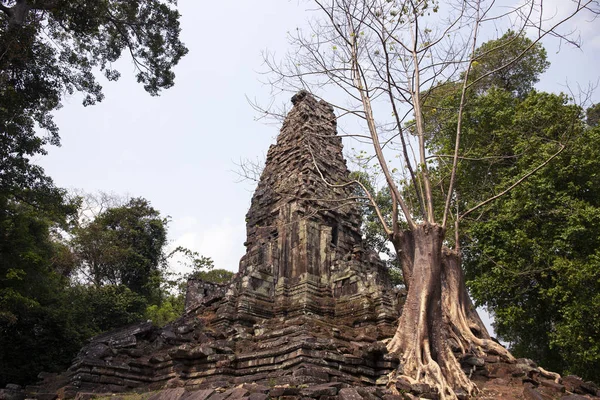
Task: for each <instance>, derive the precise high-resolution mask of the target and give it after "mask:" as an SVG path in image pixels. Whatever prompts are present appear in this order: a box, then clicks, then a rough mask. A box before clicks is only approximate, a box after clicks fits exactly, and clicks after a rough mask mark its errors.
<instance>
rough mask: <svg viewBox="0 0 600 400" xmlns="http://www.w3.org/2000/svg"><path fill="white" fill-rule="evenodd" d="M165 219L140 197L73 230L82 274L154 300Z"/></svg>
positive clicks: (162, 260)
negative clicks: (124, 287)
mask: <svg viewBox="0 0 600 400" xmlns="http://www.w3.org/2000/svg"><path fill="white" fill-rule="evenodd" d="M167 222H168V220H167V219H166V218H162V217H161V216H160V213H159V212H158V211H157V210H155V209H154V208H152V207H151V206H150V203H149V202H148V201H147V200H145V199H142V198H137V199H131V200H129V202H128V203H127V204H125V205H124V206H122V207H114V208H109V209H108V210H106V211H104V212H103V213H101V214H100V215H98V216H97V217H96V219H94V220H93V221H91V222H90V223H89V224H87V225H84V226H83V227H80V228H78V229H76V230H75V231H74V238H73V241H72V243H73V245H74V249H75V252H76V254H77V256H78V258H79V260H80V262H81V266H82V268H83V273H84V275H85V276H87V277H88V279H89V281H90V282H91V283H93V284H95V285H96V286H102V285H105V284H111V285H124V286H126V287H128V288H129V289H131V290H132V291H133V292H135V293H138V294H141V295H143V296H144V297H146V298H147V299H149V300H150V301H157V300H158V298H159V296H160V293H159V292H160V283H161V279H162V274H163V271H164V269H165V267H166V265H165V262H166V258H165V254H164V246H165V245H166V243H167Z"/></svg>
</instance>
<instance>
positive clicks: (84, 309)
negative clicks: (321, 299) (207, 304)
mask: <svg viewBox="0 0 600 400" xmlns="http://www.w3.org/2000/svg"><path fill="white" fill-rule="evenodd" d="M179 18H180V15H179V13H178V11H177V9H176V5H175V2H174V1H170V0H148V1H142V0H135V1H127V2H123V1H116V0H95V1H87V2H70V1H55V0H52V1H49V0H48V1H45V0H41V1H26V0H18V1H17V0H2V1H1V2H0V387H3V386H4V385H5V384H7V383H18V384H27V383H32V382H34V381H35V380H36V377H37V375H38V374H39V372H41V371H61V370H63V369H64V368H66V367H67V366H68V365H69V363H70V362H71V360H72V358H73V357H74V355H75V354H76V353H77V351H78V350H79V349H80V348H81V346H82V345H83V344H84V343H85V341H86V340H87V339H89V338H90V337H92V336H94V335H97V334H99V333H101V332H105V331H108V330H112V329H115V328H118V327H121V326H124V325H127V324H130V323H133V322H137V321H140V320H144V319H150V320H152V321H153V322H154V323H155V324H157V325H163V324H166V323H168V322H169V321H172V320H173V319H175V318H177V317H178V316H179V315H180V314H181V312H182V309H183V294H182V293H183V292H182V290H183V287H182V285H183V283H184V282H185V280H186V279H187V278H189V277H190V276H197V277H202V278H204V279H208V280H213V281H226V280H228V279H229V278H230V277H231V273H228V272H227V271H223V270H215V269H213V264H212V261H211V259H210V258H207V257H203V256H201V255H199V254H197V253H195V252H193V251H191V250H188V249H184V248H177V249H175V250H168V248H169V246H168V244H169V241H168V224H169V218H168V217H167V216H165V215H163V214H162V213H161V212H160V211H159V210H156V209H155V208H154V207H152V205H151V202H150V201H149V200H147V199H144V198H126V199H121V198H117V197H114V196H106V195H104V194H81V193H79V194H77V193H69V192H68V191H67V190H65V189H63V188H60V187H57V186H56V185H55V184H54V182H53V180H52V178H51V177H50V176H48V175H47V174H46V173H45V172H44V170H43V169H42V168H41V167H40V166H39V165H36V164H35V163H34V161H33V160H35V159H36V158H38V157H40V156H43V155H44V154H46V146H52V145H55V146H56V145H59V144H60V135H59V128H60V127H59V126H57V125H56V124H55V122H54V121H53V112H54V111H56V110H57V109H58V108H60V107H61V102H62V99H63V97H64V96H65V95H66V94H73V93H79V94H81V95H82V98H83V105H84V106H91V105H94V104H95V103H97V102H100V101H102V100H103V94H102V87H101V86H100V84H99V83H98V81H97V79H96V76H95V74H96V73H103V74H104V75H105V76H106V77H107V78H108V79H109V80H117V79H118V78H119V76H120V72H119V71H117V70H114V69H112V63H113V62H115V61H116V60H118V59H119V58H121V57H122V55H123V54H126V55H127V56H128V57H132V58H133V60H134V65H135V66H136V79H137V80H138V82H139V83H141V84H142V85H143V86H144V89H145V90H146V91H147V92H148V93H149V94H150V95H159V94H160V92H161V91H162V90H163V89H168V88H169V87H171V86H172V85H174V83H175V74H174V72H173V68H174V67H175V66H176V65H177V63H178V62H179V60H180V59H181V58H182V57H184V56H185V54H186V53H187V49H186V47H185V45H184V44H183V43H182V42H181V41H180V37H179V36H180V26H179ZM497 48H503V49H504V50H505V51H503V52H502V53H500V54H503V55H504V56H506V55H507V54H508V55H510V54H522V53H523V54H524V53H525V52H526V53H527V56H525V57H518V62H514V63H511V64H510V65H509V67H510V68H503V69H501V70H499V71H498V73H495V74H488V71H490V70H496V69H498V66H499V65H500V66H502V65H505V64H506V62H505V60H504V59H502V58H501V57H499V56H497V54H498V53H494V52H492V51H490V49H497ZM474 54H475V55H476V56H477V57H476V59H477V62H473V63H470V64H469V65H470V66H469V70H468V72H467V70H465V71H463V72H462V73H463V75H462V77H465V75H466V78H465V80H466V81H469V80H470V81H469V82H476V84H475V83H474V84H473V86H472V87H471V89H470V90H469V91H468V93H466V92H465V91H463V90H462V87H461V84H462V82H461V81H460V80H452V79H450V80H447V81H444V82H440V83H438V85H437V86H436V91H435V93H436V95H435V96H427V97H426V98H425V100H423V102H422V104H421V107H422V111H421V113H420V114H421V116H422V129H424V130H425V131H426V132H428V134H427V136H426V137H425V138H424V145H425V147H426V148H427V151H428V154H442V155H444V154H446V155H448V154H452V153H453V152H454V146H455V144H454V143H455V142H454V139H453V138H454V134H455V132H456V126H457V124H459V118H460V124H462V142H461V146H462V147H461V148H460V150H461V154H464V159H463V160H462V161H461V166H462V168H460V169H457V171H458V176H457V179H456V182H457V183H456V186H455V187H454V189H453V190H454V193H456V197H455V199H458V200H456V203H458V205H457V206H459V207H460V209H461V210H469V209H470V208H471V207H472V206H473V205H476V204H479V203H481V202H482V201H484V200H485V198H487V197H489V196H488V195H489V194H490V193H492V194H494V193H503V192H504V191H505V190H506V189H507V188H511V190H510V192H509V193H507V195H506V196H503V197H502V198H500V199H498V200H497V201H494V202H490V203H489V204H488V205H487V206H486V207H485V208H481V209H478V210H477V212H473V213H470V214H469V215H468V216H465V218H464V219H462V221H461V224H462V225H461V229H462V231H461V232H462V233H461V235H460V237H458V240H456V241H455V242H454V243H453V244H454V245H457V246H458V248H459V249H460V251H461V255H462V260H463V263H462V265H463V269H464V273H465V277H466V283H467V286H468V288H469V293H470V294H471V296H472V298H473V299H474V302H475V303H476V305H481V306H485V307H487V308H488V309H489V310H490V312H491V313H492V315H493V316H494V317H495V329H496V332H497V335H498V337H499V339H501V340H503V341H505V342H507V343H508V344H509V346H510V350H511V351H512V353H513V354H514V355H515V356H522V357H528V358H531V359H533V360H535V361H537V362H539V363H541V364H542V365H544V366H545V367H546V368H547V369H551V370H554V371H557V372H560V373H574V374H578V375H580V376H582V377H584V378H586V379H597V378H598V377H599V376H600V230H599V229H600V193H599V190H600V160H599V159H598V154H600V125H599V121H600V105H598V104H596V105H594V106H591V107H589V108H584V107H582V106H580V105H576V104H574V103H573V99H572V98H571V97H569V96H568V95H565V94H556V93H545V92H540V91H536V90H535V89H534V85H535V83H536V82H538V80H539V79H540V76H541V74H542V73H543V72H544V71H545V70H546V69H547V68H548V61H547V60H546V52H545V50H544V48H543V47H542V46H541V45H540V44H539V43H537V42H536V43H534V42H532V41H531V40H530V39H528V38H527V37H526V36H525V35H524V34H522V33H515V32H513V31H508V32H507V33H506V34H505V35H504V36H502V37H501V38H499V39H497V40H495V41H488V42H486V43H483V44H482V45H481V46H479V47H478V48H477V49H476V51H475V52H474ZM490 54H491V55H490ZM465 93H466V95H465ZM465 96H466V97H467V100H468V107H464V115H462V114H461V115H460V117H459V115H458V114H457V113H456V109H457V108H459V105H460V108H461V109H462V108H463V107H462V104H463V103H464V102H465V98H464V97H465ZM408 131H410V129H408ZM412 133H413V134H415V132H414V131H413V132H412ZM557 146H558V147H557ZM559 147H560V151H558V152H557V148H559ZM498 155H500V156H498ZM545 160H551V162H547V163H546V162H545ZM359 161H360V160H359ZM531 165H542V166H541V167H540V168H538V169H536V170H535V171H532V169H531ZM448 167H449V164H448V163H443V162H439V163H437V164H435V167H433V168H431V170H430V171H429V174H430V176H429V179H430V180H431V182H444V180H445V179H446V178H447V176H448V175H449V174H450V171H449V169H448ZM530 172H531V173H530ZM533 172H535V173H533ZM525 175H526V176H527V179H526V180H523V182H519V185H518V186H515V187H514V188H513V187H512V186H513V184H514V177H515V176H525ZM357 179H358V180H360V181H361V182H362V184H363V185H364V186H368V187H369V188H370V189H372V191H373V192H376V198H375V201H376V203H377V204H378V205H379V210H383V213H384V214H385V215H383V216H381V215H377V213H375V211H374V209H373V207H372V204H370V203H365V207H364V230H365V235H366V237H367V239H368V240H369V241H370V243H371V244H372V245H373V246H375V247H377V248H378V249H380V250H381V251H389V248H388V247H387V246H386V245H385V243H386V242H387V241H388V240H389V239H390V237H389V234H388V232H386V231H385V230H383V229H382V226H381V224H380V220H381V219H383V220H386V221H394V222H395V223H397V222H398V221H396V220H395V217H394V218H392V217H391V215H392V213H393V212H397V211H398V210H397V206H396V205H395V201H396V200H397V198H396V197H395V196H397V194H394V193H391V192H390V190H389V189H388V188H381V187H378V186H377V185H376V184H375V183H374V179H372V175H370V172H364V171H361V172H357ZM415 183H416V181H414V182H413V183H411V182H409V181H405V182H403V183H402V185H398V186H399V187H402V188H403V193H402V195H403V196H404V197H405V198H406V200H407V202H408V206H407V207H408V208H410V209H411V210H412V211H414V212H418V209H419V207H420V202H421V199H419V198H417V197H415V196H414V195H411V194H409V192H410V190H409V189H410V188H411V185H413V184H415ZM413 189H414V188H413ZM473 189H475V190H473ZM417 193H418V191H417ZM431 193H432V196H431V203H432V205H435V204H437V205H440V204H441V205H443V203H444V198H445V193H444V192H443V185H439V187H438V186H436V185H435V184H434V185H433V189H432V190H431ZM411 196H412V197H411ZM437 209H438V208H437V207H436V210H437ZM441 209H443V207H442V208H441ZM432 210H433V208H432ZM439 217H440V216H438V218H439ZM449 230H450V231H451V230H452V228H450V229H449ZM447 240H448V241H450V242H452V241H453V240H454V239H453V235H452V234H449V235H447ZM175 255H179V256H182V257H183V258H184V259H186V260H187V261H188V263H189V265H190V267H191V271H192V272H191V274H188V275H186V276H175V275H174V274H173V273H172V269H171V268H170V263H171V262H172V260H173V257H174V256H175ZM391 256H392V257H394V256H395V255H394V252H391ZM398 262H399V261H397V262H396V264H397V263H398ZM390 264H391V265H392V266H393V265H394V260H392V261H391V262H390ZM400 269H401V268H400ZM399 282H400V280H399Z"/></svg>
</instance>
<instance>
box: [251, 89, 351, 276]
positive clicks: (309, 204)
mask: <svg viewBox="0 0 600 400" xmlns="http://www.w3.org/2000/svg"><path fill="white" fill-rule="evenodd" d="M292 103H293V104H294V107H293V108H292V110H291V111H290V112H289V114H288V116H287V118H286V119H285V122H284V123H283V126H282V128H281V133H280V134H279V136H278V138H277V144H275V145H273V146H271V148H270V149H269V152H268V154H267V160H266V164H265V168H264V170H263V173H262V175H261V178H260V181H259V183H258V187H257V188H256V191H255V193H254V196H253V197H252V203H251V206H250V210H249V211H248V214H247V216H246V226H247V240H246V243H245V245H246V247H247V253H246V255H245V256H244V257H243V258H242V261H241V263H240V273H244V272H245V271H246V270H247V269H248V267H250V266H252V267H254V269H258V270H271V269H272V272H273V274H274V277H275V279H276V280H277V279H279V278H288V279H294V278H298V277H300V276H302V275H303V274H310V275H315V276H321V277H327V278H328V277H329V276H330V274H331V266H332V265H333V263H334V261H335V260H337V259H339V258H341V257H343V256H344V255H346V254H349V253H351V252H352V250H353V248H355V247H356V246H360V244H361V235H360V221H361V218H360V214H359V212H358V210H357V207H356V202H355V200H354V198H355V196H356V195H355V193H354V190H355V189H356V188H355V187H353V186H352V185H346V186H342V184H344V183H347V182H348V177H349V171H348V168H347V167H346V162H345V160H344V158H343V156H342V140H341V138H340V137H339V136H337V134H336V117H335V114H334V113H333V107H331V106H330V105H329V104H328V103H326V102H324V101H322V100H321V101H317V100H316V99H315V98H314V97H313V96H312V95H311V94H309V93H307V92H305V91H301V92H299V93H298V94H296V95H295V96H294V97H293V98H292Z"/></svg>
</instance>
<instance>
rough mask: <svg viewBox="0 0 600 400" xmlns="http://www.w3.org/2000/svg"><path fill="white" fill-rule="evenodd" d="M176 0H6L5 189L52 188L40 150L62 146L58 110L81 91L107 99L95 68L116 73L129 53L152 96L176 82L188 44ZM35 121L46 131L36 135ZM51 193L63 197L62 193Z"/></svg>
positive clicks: (0, 62)
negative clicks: (175, 69)
mask: <svg viewBox="0 0 600 400" xmlns="http://www.w3.org/2000/svg"><path fill="white" fill-rule="evenodd" d="M174 4H175V2H174V1H173V0H165V1H162V0H144V1H141V0H133V1H115V0H93V1H75V2H74V1H67V0H58V1H56V0H38V1H31V0H19V1H15V0H2V1H1V2H0V6H1V7H0V192H2V193H12V194H14V193H16V192H22V189H23V188H36V190H38V191H39V189H40V188H46V189H48V188H50V187H51V186H52V181H51V180H50V178H48V177H47V176H46V175H45V174H44V173H43V170H42V169H41V168H40V167H39V166H35V165H33V164H31V162H30V159H31V157H33V156H36V155H40V154H46V150H45V149H44V146H45V145H48V144H50V145H58V144H59V143H60V138H59V135H58V127H57V126H56V124H55V123H54V121H53V119H52V111H54V110H57V109H58V108H60V107H61V100H62V98H63V96H64V95H65V94H66V95H70V94H73V93H75V92H79V93H81V94H82V95H83V104H84V105H90V104H94V103H96V102H99V101H101V100H102V99H103V98H104V95H103V93H102V87H101V86H100V84H99V83H98V82H97V80H96V78H95V76H94V73H93V72H94V70H95V69H96V70H97V69H99V70H100V71H102V72H104V74H105V75H106V77H107V78H108V79H110V80H116V79H118V77H119V72H118V71H116V70H114V69H112V65H113V63H114V62H115V61H117V60H118V59H119V58H120V57H121V55H122V53H123V52H125V53H126V54H128V55H131V56H132V57H133V58H134V65H135V66H136V71H137V80H138V81H139V82H140V83H142V84H143V85H144V88H145V89H146V91H148V92H149V93H150V94H151V95H157V94H159V93H160V91H161V90H162V89H166V88H169V87H171V86H172V85H173V80H174V73H173V70H172V69H173V67H174V66H175V65H176V64H177V63H178V62H179V60H180V59H181V57H183V56H184V55H185V54H186V53H187V49H186V48H185V46H184V45H183V44H182V43H181V41H180V40H179V33H180V28H179V13H178V12H177V10H176V9H174ZM36 125H37V126H39V127H40V128H42V129H43V130H45V131H46V132H47V136H45V137H40V136H38V135H36V132H35V128H36ZM47 195H49V196H51V195H53V196H56V193H48V194H47Z"/></svg>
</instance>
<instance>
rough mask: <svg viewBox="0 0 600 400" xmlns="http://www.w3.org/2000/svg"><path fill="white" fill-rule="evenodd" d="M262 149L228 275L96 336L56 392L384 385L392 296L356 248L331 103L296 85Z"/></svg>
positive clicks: (354, 216) (374, 259) (375, 264)
mask: <svg viewBox="0 0 600 400" xmlns="http://www.w3.org/2000/svg"><path fill="white" fill-rule="evenodd" d="M292 102H293V104H294V107H293V109H292V110H291V111H290V113H289V115H288V117H287V119H286V121H285V122H284V124H283V127H282V128H281V133H280V134H279V137H278V139H277V143H276V144H275V145H273V146H271V148H270V149H269V152H268V155H267V160H266V165H265V168H264V171H263V173H262V177H261V179H260V183H259V184H258V187H257V189H256V192H255V193H254V196H253V198H252V203H251V206H250V210H249V211H248V214H247V217H246V221H247V240H246V243H245V245H246V249H247V251H246V254H245V255H244V256H243V257H242V259H241V261H240V267H239V273H238V274H237V275H236V276H235V277H234V279H233V281H232V282H231V283H228V284H222V285H219V284H214V283H209V282H203V281H199V280H192V281H190V282H189V283H188V293H187V297H186V309H185V314H184V315H183V316H182V317H181V318H180V319H179V320H177V321H175V322H174V323H172V324H170V325H168V326H166V327H165V328H162V329H157V328H154V327H152V325H151V324H150V323H143V324H138V325H135V326H131V327H128V328H124V329H122V330H119V331H117V332H111V333H107V334H104V335H100V336H98V337H95V338H94V339H93V340H92V341H91V343H90V344H89V345H88V346H86V347H85V348H84V349H82V350H81V352H80V354H79V355H78V357H77V359H76V360H75V362H74V363H73V365H72V366H71V368H70V380H69V383H68V386H67V387H66V388H65V390H66V392H68V393H70V394H74V393H76V392H81V391H85V392H94V391H95V392H121V391H127V390H132V389H135V388H139V387H145V388H146V387H147V388H161V387H164V386H166V385H168V386H183V387H186V388H199V389H204V388H214V387H233V386H235V385H236V384H241V383H257V384H262V385H267V386H269V385H270V386H273V385H280V384H290V385H305V384H311V385H315V384H320V383H321V384H322V383H329V382H332V381H333V382H344V383H348V384H352V385H359V386H360V385H369V386H376V385H377V384H379V385H385V383H386V382H387V381H386V379H387V377H386V376H387V374H388V373H389V372H391V371H392V370H393V369H394V368H396V367H397V362H396V361H394V359H393V358H392V357H390V356H389V355H387V354H386V351H385V346H384V345H383V344H382V343H381V342H380V340H381V339H385V338H389V337H391V335H393V332H394V329H395V325H394V324H395V323H396V320H397V318H398V316H399V311H400V305H401V302H402V295H401V291H399V290H398V289H395V288H394V287H392V285H391V284H390V281H389V277H388V274H387V270H386V269H385V267H384V264H383V263H382V262H381V261H380V259H379V257H378V256H377V254H375V253H374V252H373V251H372V250H370V249H368V248H365V246H364V244H363V241H362V238H361V233H360V224H361V216H360V214H359V212H358V208H357V205H356V202H355V201H354V200H353V197H355V196H356V195H355V192H354V188H353V187H352V186H350V185H346V186H344V184H345V183H347V182H348V175H349V171H348V168H347V166H346V162H345V161H344V158H343V156H342V141H341V138H340V137H338V136H337V135H336V118H335V115H334V113H333V108H332V107H331V106H330V105H329V104H327V103H325V102H323V101H317V100H316V99H315V98H314V97H312V96H311V95H309V94H307V93H306V92H300V93H298V94H297V95H296V96H294V98H293V99H292Z"/></svg>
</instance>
